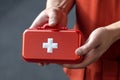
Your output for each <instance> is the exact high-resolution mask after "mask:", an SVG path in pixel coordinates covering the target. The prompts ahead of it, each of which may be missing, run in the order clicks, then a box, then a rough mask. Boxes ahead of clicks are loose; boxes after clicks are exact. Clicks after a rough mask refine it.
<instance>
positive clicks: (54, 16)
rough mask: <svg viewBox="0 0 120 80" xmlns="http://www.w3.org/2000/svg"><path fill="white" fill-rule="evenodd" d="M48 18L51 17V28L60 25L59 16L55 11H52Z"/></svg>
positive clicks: (49, 22)
mask: <svg viewBox="0 0 120 80" xmlns="http://www.w3.org/2000/svg"><path fill="white" fill-rule="evenodd" d="M48 16H49V21H48V24H49V26H56V25H57V24H58V17H59V15H57V14H56V13H55V12H54V11H51V12H50V13H49V14H48Z"/></svg>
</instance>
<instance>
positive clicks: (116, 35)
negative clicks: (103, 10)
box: [105, 24, 120, 42]
mask: <svg viewBox="0 0 120 80" xmlns="http://www.w3.org/2000/svg"><path fill="white" fill-rule="evenodd" d="M105 28H106V30H107V31H108V34H109V35H110V36H111V37H112V39H113V42H115V41H117V40H119V39H120V26H119V27H118V26H116V24H111V25H108V26H107V27H105Z"/></svg>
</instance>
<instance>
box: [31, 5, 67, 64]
mask: <svg viewBox="0 0 120 80" xmlns="http://www.w3.org/2000/svg"><path fill="white" fill-rule="evenodd" d="M46 23H47V24H48V26H50V27H54V26H56V25H57V27H61V26H62V27H63V26H66V25H67V15H66V14H65V13H64V12H63V11H62V10H61V9H60V8H57V7H52V8H48V9H45V10H43V11H42V12H41V13H40V14H39V15H38V16H37V18H36V19H35V20H34V22H33V23H32V25H31V26H30V28H36V27H40V26H41V27H42V26H43V25H44V24H46ZM48 64H49V63H39V64H38V65H40V66H45V65H48Z"/></svg>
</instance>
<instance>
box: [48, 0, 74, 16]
mask: <svg viewBox="0 0 120 80" xmlns="http://www.w3.org/2000/svg"><path fill="white" fill-rule="evenodd" d="M73 5H74V0H47V4H46V9H48V8H58V9H59V10H61V11H63V12H64V13H65V14H68V13H69V11H70V10H71V8H72V7H73Z"/></svg>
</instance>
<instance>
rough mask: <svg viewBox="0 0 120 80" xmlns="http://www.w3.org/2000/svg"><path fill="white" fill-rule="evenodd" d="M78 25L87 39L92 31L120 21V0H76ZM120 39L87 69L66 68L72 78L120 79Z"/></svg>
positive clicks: (81, 79)
mask: <svg viewBox="0 0 120 80" xmlns="http://www.w3.org/2000/svg"><path fill="white" fill-rule="evenodd" d="M76 17H77V22H76V26H77V27H78V28H79V29H80V30H81V31H82V33H83V35H84V38H85V39H87V38H88V37H89V35H90V33H91V32H92V31H93V30H94V29H96V28H98V27H105V26H107V25H110V24H112V23H114V22H117V21H120V0H76ZM119 59H120V40H118V41H116V42H115V43H114V44H113V45H112V46H111V47H110V48H109V50H108V51H107V52H106V53H105V54H104V55H103V56H102V57H101V59H99V60H98V61H97V62H95V63H93V64H91V65H90V66H88V67H87V68H86V69H65V72H66V73H67V75H68V76H69V78H70V80H120V63H119Z"/></svg>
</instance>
